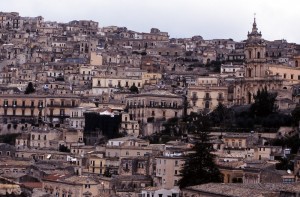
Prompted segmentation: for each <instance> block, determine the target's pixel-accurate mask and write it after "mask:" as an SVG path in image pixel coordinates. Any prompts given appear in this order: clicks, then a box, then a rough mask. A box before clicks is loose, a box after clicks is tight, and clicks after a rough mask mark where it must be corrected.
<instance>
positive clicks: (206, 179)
mask: <svg viewBox="0 0 300 197" xmlns="http://www.w3.org/2000/svg"><path fill="white" fill-rule="evenodd" d="M193 116H195V115H193ZM196 117H197V118H195V119H193V122H192V124H193V125H195V126H194V127H195V128H196V129H197V133H199V135H198V137H199V138H198V140H197V142H196V143H195V145H194V147H193V153H191V154H189V155H188V157H187V159H186V162H185V164H184V167H183V169H182V170H181V176H182V178H181V179H180V180H179V182H178V184H179V187H180V188H184V187H187V186H192V185H199V184H204V183H210V182H214V183H218V182H222V174H221V173H220V171H219V169H218V168H217V166H216V164H215V162H214V158H215V155H213V154H212V152H213V151H214V150H213V147H212V144H211V143H210V142H209V140H210V139H209V136H208V132H207V131H206V125H207V124H206V123H205V122H206V121H207V119H206V118H207V116H206V115H202V114H199V115H197V116H196ZM198 129H200V130H198Z"/></svg>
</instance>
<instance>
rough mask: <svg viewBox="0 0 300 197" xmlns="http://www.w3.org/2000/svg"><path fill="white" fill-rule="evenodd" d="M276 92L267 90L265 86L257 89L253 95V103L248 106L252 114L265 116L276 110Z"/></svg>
mask: <svg viewBox="0 0 300 197" xmlns="http://www.w3.org/2000/svg"><path fill="white" fill-rule="evenodd" d="M276 97H277V94H276V93H270V92H268V90H267V88H266V87H265V88H263V89H262V90H258V91H257V94H256V95H254V96H253V98H254V103H253V104H252V105H251V107H250V111H251V113H252V114H253V115H256V116H259V117H265V116H267V115H269V114H271V113H272V112H274V111H275V110H276V106H275V100H276Z"/></svg>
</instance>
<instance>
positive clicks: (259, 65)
mask: <svg viewBox="0 0 300 197" xmlns="http://www.w3.org/2000/svg"><path fill="white" fill-rule="evenodd" d="M261 36H262V35H261V32H258V28H257V25H256V18H255V17H254V22H253V25H252V31H251V32H250V33H249V32H248V39H247V40H246V45H245V56H246V77H247V78H263V77H265V76H266V69H267V68H266V57H265V54H266V43H265V41H264V39H262V37H261Z"/></svg>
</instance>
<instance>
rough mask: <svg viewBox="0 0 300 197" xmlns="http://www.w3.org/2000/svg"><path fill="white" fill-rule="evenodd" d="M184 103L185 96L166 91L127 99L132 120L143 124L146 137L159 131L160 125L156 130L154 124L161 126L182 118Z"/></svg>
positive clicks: (146, 93)
mask: <svg viewBox="0 0 300 197" xmlns="http://www.w3.org/2000/svg"><path fill="white" fill-rule="evenodd" d="M183 103H184V97H183V96H179V95H176V94H173V93H170V92H168V91H165V90H153V91H150V92H145V93H141V94H136V95H129V96H127V97H126V104H127V108H128V112H129V114H130V118H132V120H138V121H139V122H140V123H141V125H142V126H143V129H144V131H143V133H142V134H144V135H150V134H151V133H153V132H155V131H159V125H158V127H157V128H155V125H154V124H152V123H158V124H159V123H160V122H163V121H166V120H168V119H170V118H174V117H181V116H182V115H183V112H184V107H183ZM145 125H146V126H145ZM146 127H147V128H146Z"/></svg>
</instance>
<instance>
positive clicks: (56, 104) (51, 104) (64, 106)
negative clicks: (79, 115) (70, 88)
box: [47, 102, 75, 108]
mask: <svg viewBox="0 0 300 197" xmlns="http://www.w3.org/2000/svg"><path fill="white" fill-rule="evenodd" d="M47 107H58V108H66V107H75V106H73V105H72V104H71V103H64V104H63V105H62V104H61V103H58V102H54V103H49V104H47Z"/></svg>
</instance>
